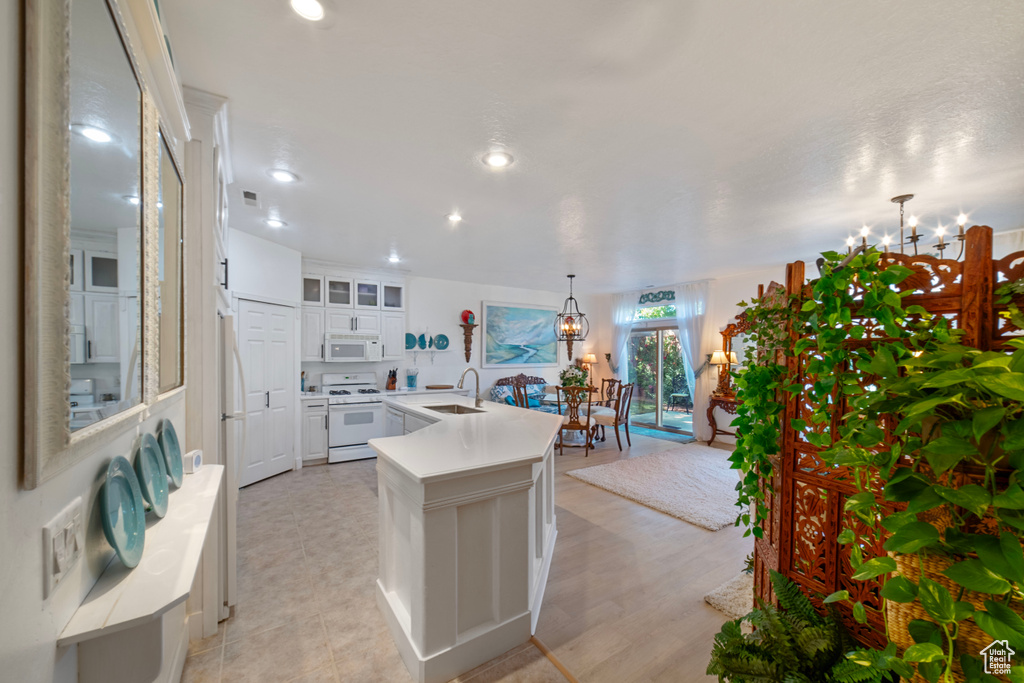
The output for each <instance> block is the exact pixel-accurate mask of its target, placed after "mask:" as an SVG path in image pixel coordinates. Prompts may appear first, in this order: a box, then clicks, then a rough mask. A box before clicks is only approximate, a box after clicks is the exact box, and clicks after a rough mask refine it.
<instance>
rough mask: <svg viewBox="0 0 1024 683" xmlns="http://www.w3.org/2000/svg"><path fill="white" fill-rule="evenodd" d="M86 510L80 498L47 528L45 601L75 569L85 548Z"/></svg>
mask: <svg viewBox="0 0 1024 683" xmlns="http://www.w3.org/2000/svg"><path fill="white" fill-rule="evenodd" d="M84 516H85V510H84V507H83V506H82V498H81V496H79V497H78V498H75V499H74V500H73V501H71V502H70V503H68V505H67V507H65V508H64V509H63V510H61V511H60V513H59V514H58V515H57V516H56V517H54V518H53V519H51V520H50V523H49V524H47V525H46V526H44V527H43V599H44V600H45V599H46V598H49V597H50V595H52V594H53V590H54V589H55V588H56V587H57V585H58V584H59V583H60V582H61V581H62V580H63V579H64V577H66V576H67V575H68V573H69V572H70V571H71V570H72V569H74V567H75V565H76V564H77V563H78V561H79V560H80V559H81V558H82V552H83V550H84V549H85V520H84Z"/></svg>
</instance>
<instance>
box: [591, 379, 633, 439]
mask: <svg viewBox="0 0 1024 683" xmlns="http://www.w3.org/2000/svg"><path fill="white" fill-rule="evenodd" d="M632 401H633V385H632V384H622V385H620V386H619V392H618V395H617V396H616V397H615V401H614V404H613V405H612V407H610V408H605V407H603V406H601V407H597V408H594V409H593V410H592V411H591V413H590V415H591V417H593V419H594V431H595V432H596V431H597V428H598V427H600V428H601V440H602V441H604V428H605V427H614V428H615V441H616V442H618V444H619V450H620V451H621V450H622V438H621V437H620V436H619V425H622V426H623V427H624V428H625V430H626V444H627V445H629V446H632V445H633V442H632V441H631V440H630V438H629V405H630V403H631V402H632Z"/></svg>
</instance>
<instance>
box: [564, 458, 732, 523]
mask: <svg viewBox="0 0 1024 683" xmlns="http://www.w3.org/2000/svg"><path fill="white" fill-rule="evenodd" d="M728 457H729V451H725V450H722V449H719V448H711V447H709V446H702V445H699V444H686V445H685V446H680V447H678V448H673V449H671V450H668V451H665V452H663V453H654V454H652V455H642V456H639V457H636V458H627V459H625V460H617V461H615V462H611V463H608V464H606V465H594V466H593V467H585V468H583V469H579V470H572V471H571V472H566V474H568V475H569V476H570V477H574V478H576V479H579V480H580V481H584V482H586V483H588V484H593V485H594V486H598V487H600V488H603V489H605V490H606V491H611V492H612V493H616V494H618V495H620V496H622V497H624V498H629V499H630V500H633V501H636V502H637V503H640V504H641V505H646V506H647V507H649V508H654V509H655V510H658V511H660V512H664V513H665V514H668V515H672V516H673V517H678V518H679V519H681V520H683V521H684V522H689V523H690V524H695V525H697V526H699V527H702V528H704V529H708V530H709V531H718V530H719V529H722V528H724V527H727V526H729V525H730V524H732V523H733V522H735V521H736V515H737V514H738V513H739V508H737V507H736V483H737V482H738V481H739V472H738V470H733V469H730V468H729V461H728Z"/></svg>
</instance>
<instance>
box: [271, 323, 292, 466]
mask: <svg viewBox="0 0 1024 683" xmlns="http://www.w3.org/2000/svg"><path fill="white" fill-rule="evenodd" d="M267 309H268V313H267V315H268V322H269V324H270V329H269V330H268V332H269V338H268V339H269V343H268V345H267V351H268V353H267V363H268V365H267V368H266V374H265V376H266V378H267V392H268V395H269V397H270V401H269V406H268V411H269V412H268V414H267V429H268V430H269V431H268V432H267V437H268V438H267V444H268V445H269V446H270V449H269V451H268V452H267V453H266V457H267V463H268V466H269V468H270V473H269V474H267V475H266V476H268V477H270V476H273V475H275V474H280V473H281V472H287V471H288V470H290V469H292V468H293V467H294V465H295V431H294V430H295V403H296V401H297V396H296V394H297V393H298V391H297V388H296V387H295V312H294V310H293V309H291V308H286V307H284V306H270V305H267Z"/></svg>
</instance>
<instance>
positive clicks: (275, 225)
mask: <svg viewBox="0 0 1024 683" xmlns="http://www.w3.org/2000/svg"><path fill="white" fill-rule="evenodd" d="M263 222H264V223H266V224H267V225H269V226H270V227H272V228H283V227H284V226H286V225H288V224H287V223H285V222H284V221H281V220H278V219H276V218H268V219H266V220H265V221H263Z"/></svg>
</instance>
